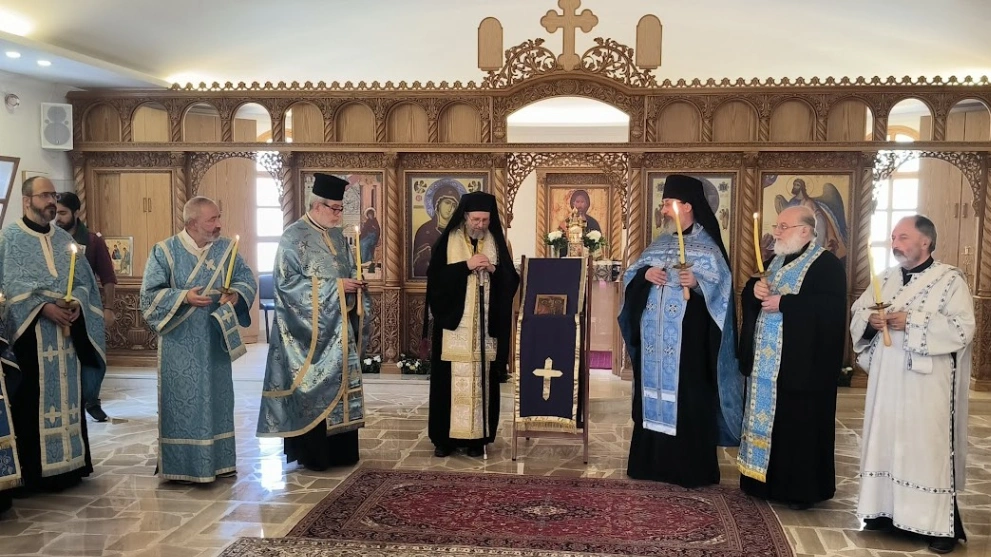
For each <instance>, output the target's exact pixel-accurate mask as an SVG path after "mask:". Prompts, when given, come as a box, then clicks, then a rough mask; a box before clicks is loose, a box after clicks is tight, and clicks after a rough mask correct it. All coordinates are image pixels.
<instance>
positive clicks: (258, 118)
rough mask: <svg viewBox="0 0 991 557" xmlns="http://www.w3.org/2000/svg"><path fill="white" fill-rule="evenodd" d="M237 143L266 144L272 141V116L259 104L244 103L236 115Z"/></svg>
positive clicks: (235, 135) (234, 123)
mask: <svg viewBox="0 0 991 557" xmlns="http://www.w3.org/2000/svg"><path fill="white" fill-rule="evenodd" d="M232 125H233V126H234V142H235V143H266V142H269V141H271V140H272V115H271V114H269V113H268V109H267V108H265V107H264V106H262V105H260V104H258V103H244V104H242V105H241V106H239V107H237V112H235V113H234V122H232Z"/></svg>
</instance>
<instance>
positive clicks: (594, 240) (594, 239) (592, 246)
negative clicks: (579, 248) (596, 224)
mask: <svg viewBox="0 0 991 557" xmlns="http://www.w3.org/2000/svg"><path fill="white" fill-rule="evenodd" d="M582 242H583V243H584V244H585V247H587V248H588V249H589V251H592V252H594V251H596V250H599V249H602V248H604V247H606V239H605V238H603V237H602V233H601V232H599V231H598V230H590V231H587V232H585V234H584V236H583V237H582Z"/></svg>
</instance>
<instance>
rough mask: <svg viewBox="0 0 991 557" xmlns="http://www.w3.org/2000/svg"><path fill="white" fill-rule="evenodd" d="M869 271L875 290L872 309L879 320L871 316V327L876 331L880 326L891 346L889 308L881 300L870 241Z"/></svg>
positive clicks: (885, 341)
mask: <svg viewBox="0 0 991 557" xmlns="http://www.w3.org/2000/svg"><path fill="white" fill-rule="evenodd" d="M867 269H868V271H870V273H871V287H873V288H874V306H873V307H872V308H871V309H873V310H875V311H877V319H874V316H871V319H870V321H871V325H872V326H874V328H875V329H878V325H880V331H881V335H882V340H883V341H884V345H885V346H891V333H889V332H888V317H889V316H886V315H885V313H886V312H885V309H887V308H888V304H885V303H884V302H883V300H882V299H881V281H879V280H878V278H877V275H876V274H875V273H874V254H873V253H871V244H870V239H868V240H867Z"/></svg>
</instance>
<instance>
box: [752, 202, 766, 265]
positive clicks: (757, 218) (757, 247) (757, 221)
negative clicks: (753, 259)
mask: <svg viewBox="0 0 991 557" xmlns="http://www.w3.org/2000/svg"><path fill="white" fill-rule="evenodd" d="M754 255H756V256H757V270H758V271H760V274H762V275H763V274H764V258H763V257H761V254H760V214H759V213H754Z"/></svg>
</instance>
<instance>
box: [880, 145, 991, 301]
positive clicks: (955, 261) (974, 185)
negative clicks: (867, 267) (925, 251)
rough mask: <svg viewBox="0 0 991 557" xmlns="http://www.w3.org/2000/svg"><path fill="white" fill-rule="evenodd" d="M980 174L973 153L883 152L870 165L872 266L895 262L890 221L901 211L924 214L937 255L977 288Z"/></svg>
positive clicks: (901, 214) (981, 190)
mask: <svg viewBox="0 0 991 557" xmlns="http://www.w3.org/2000/svg"><path fill="white" fill-rule="evenodd" d="M983 180H985V178H984V175H983V173H982V171H981V159H980V155H979V154H977V153H961V152H928V151H899V152H886V153H882V154H881V155H880V156H879V157H878V159H877V162H876V163H875V167H874V199H875V207H874V213H873V214H872V216H871V249H872V250H873V255H874V259H875V266H876V267H877V269H875V270H876V271H881V270H883V269H884V268H887V267H891V266H893V265H895V264H897V263H896V262H895V261H894V259H893V256H892V255H891V250H890V248H891V237H890V234H891V229H892V227H893V226H894V225H895V224H896V223H897V222H898V220H900V219H901V218H903V217H906V216H910V215H913V214H923V215H925V216H927V217H928V218H929V219H930V220H932V221H933V224H934V225H935V226H936V234H937V244H936V251H935V257H936V259H938V260H939V261H940V262H942V263H947V264H949V265H954V266H956V267H958V268H959V269H960V270H961V271H963V273H964V274H965V275H966V276H967V280H968V283H969V284H970V287H971V289H972V290H973V291H974V292H976V287H977V284H976V279H977V276H978V274H979V269H978V268H977V262H978V252H979V251H981V246H980V245H978V238H979V229H980V227H981V226H982V220H981V216H982V215H983V214H984V207H983V203H984V202H985V199H984V196H983V195H982V194H983V189H984V187H983ZM985 264H986V263H985Z"/></svg>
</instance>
